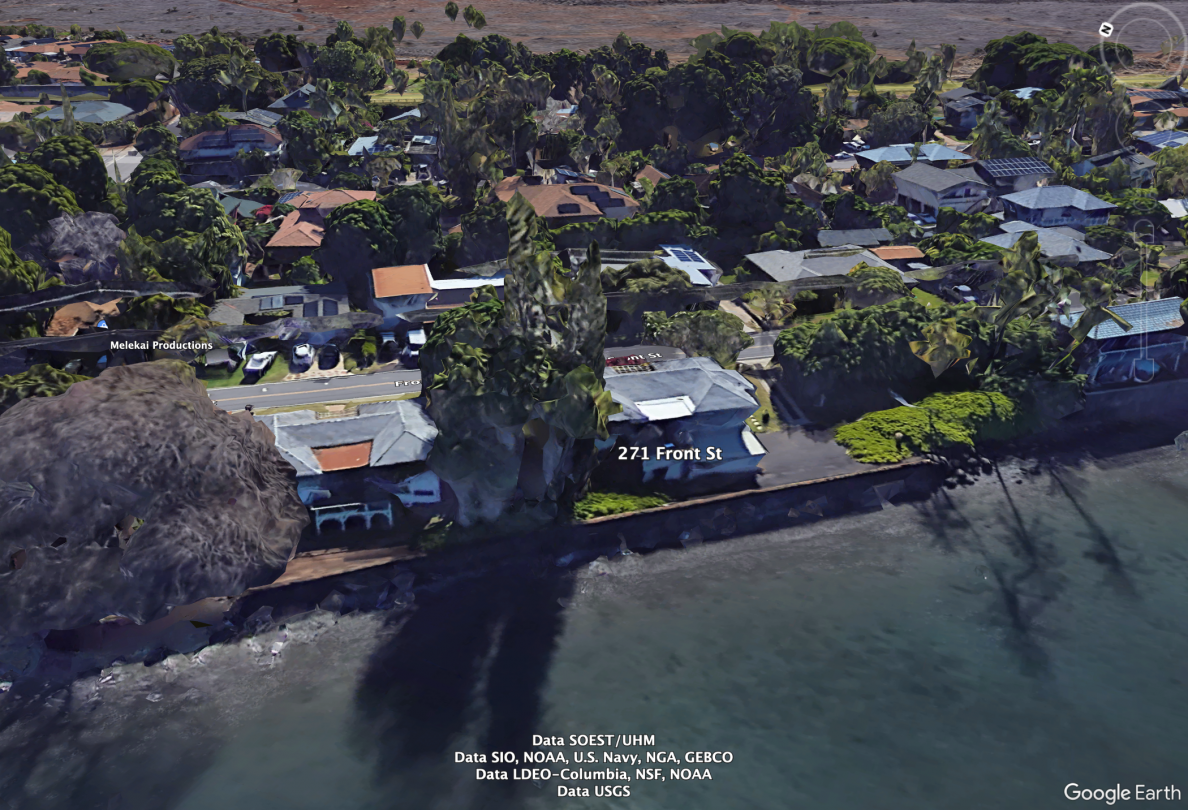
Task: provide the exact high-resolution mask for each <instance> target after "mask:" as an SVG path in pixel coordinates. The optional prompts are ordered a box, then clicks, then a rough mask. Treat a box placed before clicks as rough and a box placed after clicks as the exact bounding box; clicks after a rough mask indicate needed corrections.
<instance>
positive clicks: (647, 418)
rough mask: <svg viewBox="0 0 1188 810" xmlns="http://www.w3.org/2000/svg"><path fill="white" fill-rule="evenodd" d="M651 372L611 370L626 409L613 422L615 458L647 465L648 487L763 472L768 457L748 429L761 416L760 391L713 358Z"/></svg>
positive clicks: (671, 363) (611, 382)
mask: <svg viewBox="0 0 1188 810" xmlns="http://www.w3.org/2000/svg"><path fill="white" fill-rule="evenodd" d="M651 366H652V367H651V369H650V370H647V371H640V370H639V369H638V367H632V366H615V367H608V368H607V373H606V382H605V386H606V390H607V391H609V392H610V394H611V398H612V399H613V400H614V401H615V402H617V403H619V405H621V406H622V411H621V412H620V413H617V414H615V415H614V416H611V417H610V420H609V422H610V430H611V434H612V436H613V437H614V439H615V442H616V443H615V447H614V449H612V451H611V452H612V454H613V455H614V457H615V458H623V459H625V460H633V459H634V460H636V461H641V462H642V465H643V480H644V481H651V480H665V481H682V480H689V479H693V478H700V477H702V476H707V475H749V474H754V473H756V472H757V471H758V468H759V462H760V461H762V460H763V456H764V455H765V454H766V453H767V451H766V450H765V449H764V447H763V445H762V444H760V442H759V440H758V439H757V438H756V437H755V434H754V433H752V432H751V429H750V428H749V427H747V423H746V419H747V417H748V416H750V415H751V414H753V413H754V412H755V411H756V410H758V409H759V403H758V401H757V400H756V399H755V397H754V395H753V393H752V392H753V391H754V390H755V387H754V386H753V385H752V384H751V383H750V382H749V381H748V380H747V379H746V378H745V377H743V376H742V375H741V374H739V373H738V372H737V371H729V370H727V369H724V368H722V367H721V366H719V365H718V364H717V363H715V362H714V361H713V360H711V359H710V358H708V357H690V358H687V359H681V360H659V361H655V362H653V363H652V364H651ZM633 450H634V455H633Z"/></svg>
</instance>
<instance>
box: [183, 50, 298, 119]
mask: <svg viewBox="0 0 1188 810" xmlns="http://www.w3.org/2000/svg"><path fill="white" fill-rule="evenodd" d="M241 62H242V58H241ZM230 65H231V55H230V54H219V55H217V56H206V57H203V58H200V59H193V60H190V61H189V62H185V63H184V64H183V65H182V68H181V72H180V73H179V74H178V77H177V81H176V82H175V83H174V84H175V86H176V88H177V91H178V93H179V95H180V96H181V99H182V101H184V102H185V104H186V105H187V106H189V107H190V108H191V109H192V110H193V111H194V112H198V113H209V112H213V111H215V110H217V109H219V108H220V107H224V106H231V105H235V106H239V105H240V103H241V102H242V93H240V92H239V91H238V90H237V89H235V88H234V87H229V86H227V85H224V84H222V83H221V82H220V81H219V75H220V74H224V73H226V71H227V70H228V68H229V67H230ZM244 70H245V71H246V73H248V74H250V75H251V76H252V77H254V78H255V79H257V80H258V82H257V84H256V87H255V89H254V90H251V91H250V92H249V93H248V96H247V105H248V107H249V108H254V107H267V106H268V105H269V104H271V103H272V102H273V101H275V100H276V99H277V98H278V97H279V96H280V94H281V91H282V89H283V88H284V82H283V81H282V80H281V77H280V76H279V75H277V74H275V73H269V72H267V71H265V70H263V69H262V68H261V67H260V66H259V65H257V64H255V63H253V62H247V63H244Z"/></svg>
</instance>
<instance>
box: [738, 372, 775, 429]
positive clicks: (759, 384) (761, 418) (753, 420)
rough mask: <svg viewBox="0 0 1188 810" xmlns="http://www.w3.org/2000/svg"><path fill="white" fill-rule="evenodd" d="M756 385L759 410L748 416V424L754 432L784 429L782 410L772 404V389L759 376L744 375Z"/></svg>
mask: <svg viewBox="0 0 1188 810" xmlns="http://www.w3.org/2000/svg"><path fill="white" fill-rule="evenodd" d="M743 376H745V377H746V378H747V379H748V380H750V381H751V384H752V385H754V386H755V399H757V400H759V410H757V411H755V412H754V413H753V414H751V415H750V416H748V417H747V425H748V426H749V427H750V428H751V431H752V432H754V433H772V432H775V431H778V430H783V428H784V425H783V423H782V422H780V412H779V411H777V410H776V409H775V406H774V405H772V404H771V391H769V390H768V388H767V386H766V385H764V384H763V381H762V380H760V379H759V378H758V377H752V376H749V375H743Z"/></svg>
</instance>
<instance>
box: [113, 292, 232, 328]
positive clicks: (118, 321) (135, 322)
mask: <svg viewBox="0 0 1188 810" xmlns="http://www.w3.org/2000/svg"><path fill="white" fill-rule="evenodd" d="M209 314H210V307H208V306H206V305H205V304H202V303H201V302H199V301H197V300H195V299H193V298H170V297H169V296H168V295H145V296H140V297H139V298H134V299H132V300H131V301H130V302H128V304H127V305H125V306H124V307H123V308H122V311H121V312H120V313H119V314H118V315H115V316H112V317H111V318H109V319H108V320H109V321H110V325H111V326H112V327H113V328H115V329H161V330H165V329H169V328H170V327H172V326H176V325H177V324H179V323H180V322H181V321H183V320H185V319H186V318H195V319H199V320H206V317H207V315H209Z"/></svg>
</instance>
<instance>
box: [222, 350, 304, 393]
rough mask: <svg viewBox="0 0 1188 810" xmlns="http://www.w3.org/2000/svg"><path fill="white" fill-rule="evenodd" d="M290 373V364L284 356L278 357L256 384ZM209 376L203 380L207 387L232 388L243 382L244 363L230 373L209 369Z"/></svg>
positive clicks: (278, 380) (271, 381)
mask: <svg viewBox="0 0 1188 810" xmlns="http://www.w3.org/2000/svg"><path fill="white" fill-rule="evenodd" d="M288 373H289V364H288V363H287V362H285V359H284V358H283V357H277V358H276V360H274V361H273V362H272V365H271V366H269V368H268V370H267V371H265V372H264V373H263V374H262V375H260V379H258V380H256V382H255V383H254V384H255V385H260V384H266V383H274V382H280V381H281V380H283V379H284V378H285V375H286V374H288ZM206 374H207V376H206V377H204V378H203V380H202V382H203V384H205V385H206V387H207V388H230V387H231V386H233V385H242V384H243V364H242V363H240V365H239V368H237V369H235V371H232V372H231V373H230V374H228V373H227V372H226V371H220V370H216V369H207V371H206Z"/></svg>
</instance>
